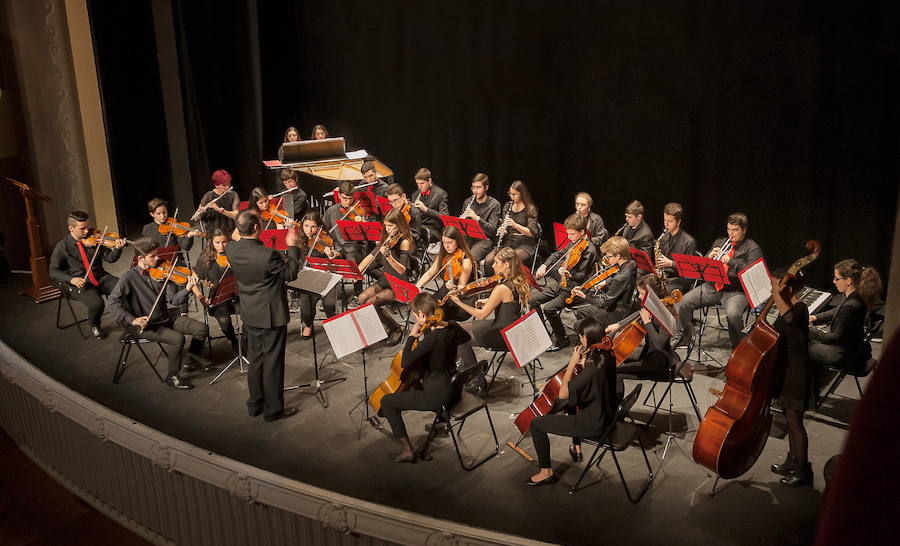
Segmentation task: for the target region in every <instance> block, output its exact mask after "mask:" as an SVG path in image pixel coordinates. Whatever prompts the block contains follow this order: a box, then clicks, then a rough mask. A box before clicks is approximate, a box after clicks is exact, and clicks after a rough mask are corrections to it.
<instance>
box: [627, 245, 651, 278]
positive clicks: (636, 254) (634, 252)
mask: <svg viewBox="0 0 900 546" xmlns="http://www.w3.org/2000/svg"><path fill="white" fill-rule="evenodd" d="M628 248H630V249H631V259H633V260H634V263H635V264H636V265H637V266H638V269H640V270H643V271H646V272H647V273H653V272H655V271H656V270H655V269H653V260H651V259H650V255H649V254H647V253H646V252H644V251H643V250H641V249H639V248H635V247H633V246H632V247H628Z"/></svg>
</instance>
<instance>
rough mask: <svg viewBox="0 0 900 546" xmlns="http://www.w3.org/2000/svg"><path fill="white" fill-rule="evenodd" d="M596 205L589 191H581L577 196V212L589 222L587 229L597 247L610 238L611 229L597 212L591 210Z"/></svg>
mask: <svg viewBox="0 0 900 546" xmlns="http://www.w3.org/2000/svg"><path fill="white" fill-rule="evenodd" d="M592 206H594V198H593V197H591V194H589V193H588V192H585V191H583V192H579V193H578V194H577V195H576V196H575V214H577V215H579V216H581V217H582V218H584V220H585V222H587V224H586V227H585V229H586V230H587V232H588V233H589V234H590V238H591V243H593V244H594V247H595V248H598V247H599V246H600V245H602V244H603V241H605V240H607V239H609V230H608V229H606V224H604V223H603V218H601V217H600V215H599V214H597V213H596V212H593V211H591V207H592Z"/></svg>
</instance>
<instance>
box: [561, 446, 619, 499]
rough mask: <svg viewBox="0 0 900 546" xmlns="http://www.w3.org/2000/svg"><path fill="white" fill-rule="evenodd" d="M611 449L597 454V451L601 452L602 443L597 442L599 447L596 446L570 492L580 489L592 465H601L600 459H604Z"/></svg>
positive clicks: (573, 492)
mask: <svg viewBox="0 0 900 546" xmlns="http://www.w3.org/2000/svg"><path fill="white" fill-rule="evenodd" d="M607 451H609V449H604V450H603V452H602V453H600V456H599V457H598V456H597V453H598V452H600V444H597V447H595V448H594V452H593V453H591V456H590V458H589V459H588V461H587V463H585V465H584V468H583V469H582V470H581V475H580V476H578V481H576V482H575V485H573V486H572V488H571V489H569V494H570V495H574V494H575V492H576V491H578V486H579V485H581V482H582V481H584V477H585V476H587V473H588V470H590V469H591V467H592V466H595V465H599V464H600V461H602V460H603V457H604V456H605V455H606V452H607Z"/></svg>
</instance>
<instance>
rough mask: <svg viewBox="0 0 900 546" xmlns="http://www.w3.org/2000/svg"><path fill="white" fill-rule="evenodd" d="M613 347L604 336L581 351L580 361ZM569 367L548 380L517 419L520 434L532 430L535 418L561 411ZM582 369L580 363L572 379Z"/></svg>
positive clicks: (574, 370)
mask: <svg viewBox="0 0 900 546" xmlns="http://www.w3.org/2000/svg"><path fill="white" fill-rule="evenodd" d="M611 347H612V341H610V339H609V338H608V337H606V336H604V337H603V338H602V339H601V340H600V341H598V342H597V343H595V344H593V345H591V346H590V347H582V348H581V350H580V354H581V359H580V360H584V358H585V357H586V356H587V355H588V354H590V353H591V351H594V350H599V351H608V350H610V348H611ZM568 367H569V366H568V364H567V365H565V366H563V367H562V369H561V370H559V371H558V372H556V373H555V374H553V377H551V378H550V379H548V380H547V383H546V384H545V385H544V387H543V388H542V389H541V392H540V394H538V395H537V397H536V398H535V399H534V401H533V402H532V403H531V404H529V406H528V407H527V408H525V409H524V410H522V412H521V413H520V414H519V415H518V416H517V417H516V420H515V424H516V428H518V429H519V432H521V433H522V434H525V433H526V432H527V431H528V429H529V428H531V422H532V421H533V420H534V418H535V417H540V416H542V415H549V414H551V413H555V412H556V411H559V409H561V408H559V407H558V406H557V400H559V390H560V389H561V388H562V381H563V377H565V375H566V368H568ZM582 369H583V366H582V364H581V362H578V364H576V365H575V368H574V369H573V370H572V378H573V379H574V378H575V376H577V375H578V374H579V373H581V370H582Z"/></svg>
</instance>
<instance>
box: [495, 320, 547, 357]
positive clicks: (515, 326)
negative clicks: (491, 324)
mask: <svg viewBox="0 0 900 546" xmlns="http://www.w3.org/2000/svg"><path fill="white" fill-rule="evenodd" d="M500 335H502V336H503V341H504V342H505V343H506V347H507V348H508V349H509V352H510V353H512V355H513V359H514V360H515V362H516V366H517V367H519V368H521V367H522V366H523V365H524V364H528V363H529V362H531V361H532V360H534V359H536V358H538V357H539V356H541V354H543V353H544V351H546V350H547V349H549V348H550V346H551V345H553V342H552V341H551V340H550V334H548V333H547V327H546V326H544V321H543V320H541V317H540V315H538V314H537V310H536V309H532V310H531V311H529V312H528V313H526V314H525V315H524V316H522V317H521V318H519V319H518V320H516V321H515V322H513V323H512V324H510V325H509V326H507V327H506V328H504V329H502V330H500Z"/></svg>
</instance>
